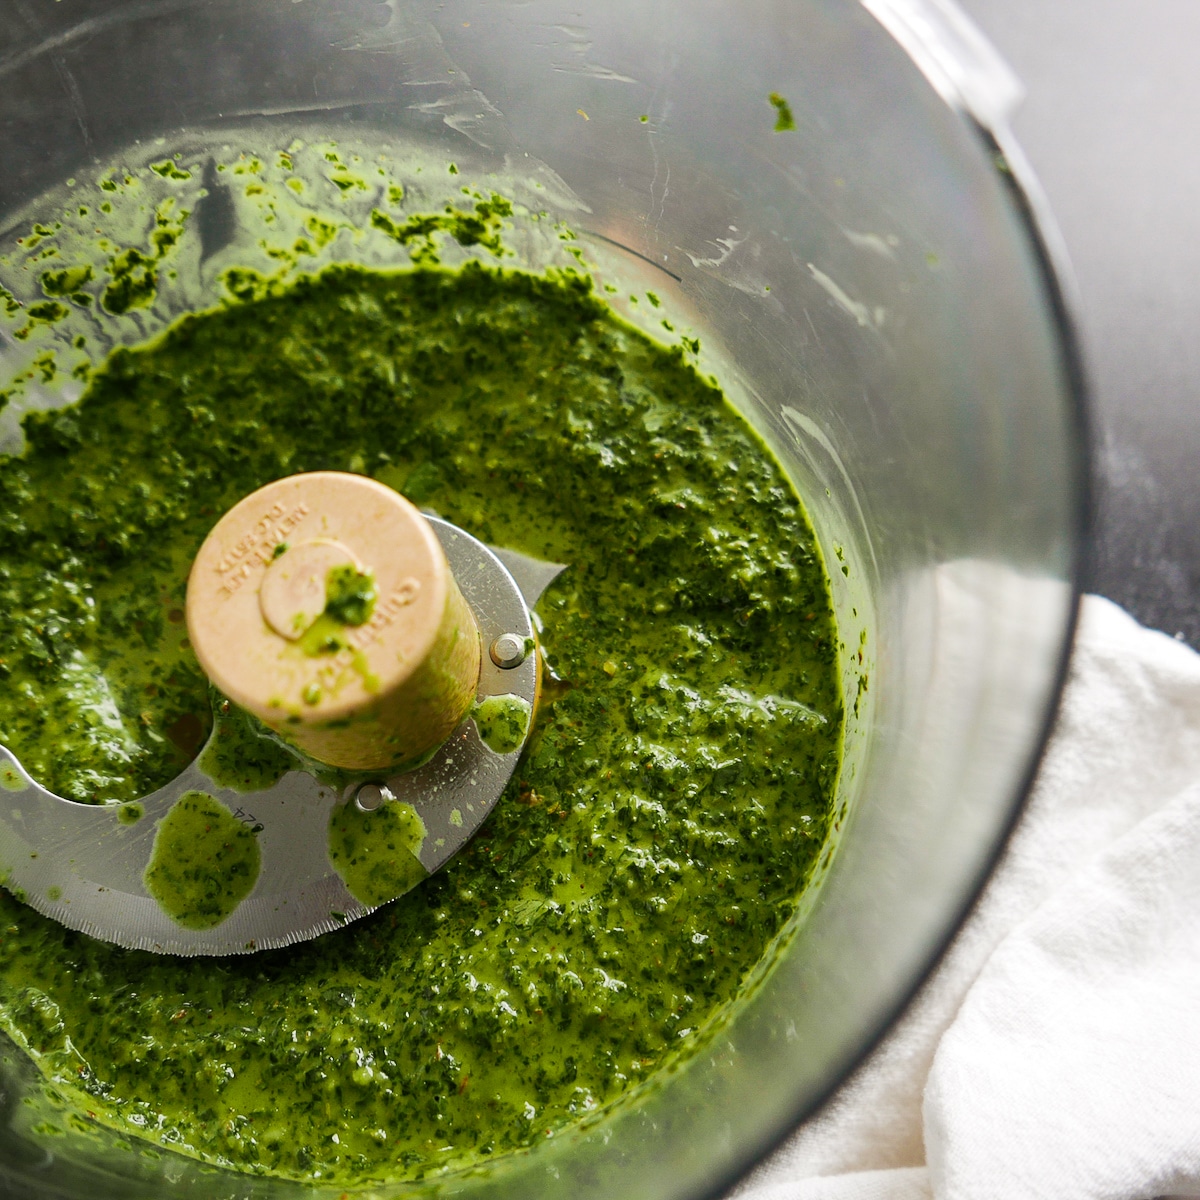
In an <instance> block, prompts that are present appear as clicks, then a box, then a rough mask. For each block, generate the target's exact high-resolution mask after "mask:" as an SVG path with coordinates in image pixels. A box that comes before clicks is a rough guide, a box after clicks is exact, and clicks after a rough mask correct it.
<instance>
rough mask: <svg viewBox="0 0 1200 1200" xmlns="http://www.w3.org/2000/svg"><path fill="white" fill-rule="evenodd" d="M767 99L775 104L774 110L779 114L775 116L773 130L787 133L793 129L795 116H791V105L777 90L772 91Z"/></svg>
mask: <svg viewBox="0 0 1200 1200" xmlns="http://www.w3.org/2000/svg"><path fill="white" fill-rule="evenodd" d="M767 99H768V100H770V102H771V103H772V104H773V105H774V106H775V110H776V112H777V113H778V114H779V115H778V116H777V117H776V118H775V132H776V133H788V132H789V131H790V130H793V129H795V128H796V118H795V117H794V116H792V106H791V105H790V104H789V103H788V102H787V101H786V100H785V99H784V98H783V97H782V96H781V95H780V94H779V93H778V92H772V93H771V94H770V95H769V96H768V97H767Z"/></svg>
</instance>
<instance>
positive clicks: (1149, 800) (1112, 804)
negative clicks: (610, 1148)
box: [730, 596, 1200, 1200]
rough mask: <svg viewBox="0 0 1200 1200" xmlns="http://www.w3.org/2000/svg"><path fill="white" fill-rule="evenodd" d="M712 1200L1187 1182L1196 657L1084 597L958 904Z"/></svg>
mask: <svg viewBox="0 0 1200 1200" xmlns="http://www.w3.org/2000/svg"><path fill="white" fill-rule="evenodd" d="M730 1195H731V1200H732V1197H735V1196H736V1197H737V1200H931V1198H932V1200H1152V1198H1154V1197H1159V1196H1165V1195H1170V1196H1200V655H1197V654H1196V653H1194V652H1193V651H1192V650H1190V649H1189V648H1188V647H1186V646H1184V645H1182V644H1181V643H1179V642H1177V641H1174V640H1173V639H1171V638H1169V637H1167V636H1165V635H1164V634H1161V633H1155V632H1153V631H1151V630H1147V629H1143V628H1142V627H1141V626H1139V625H1138V624H1137V623H1136V622H1135V621H1134V620H1133V619H1132V618H1130V617H1129V616H1127V615H1126V614H1125V613H1123V612H1122V611H1121V610H1120V609H1119V608H1117V607H1116V606H1115V605H1113V604H1111V603H1109V602H1108V601H1107V600H1103V599H1100V598H1099V597H1095V596H1089V597H1087V598H1086V599H1085V601H1084V603H1083V609H1082V613H1081V621H1080V629H1079V635H1078V638H1077V642H1076V650H1075V657H1074V661H1073V664H1072V669H1071V678H1070V682H1069V683H1068V685H1067V688H1066V692H1065V694H1064V697H1063V704H1062V708H1061V711H1060V713H1059V718H1058V723H1057V726H1056V729H1055V733H1054V736H1053V739H1052V740H1051V743H1050V747H1049V749H1048V751H1047V754H1046V757H1045V760H1044V762H1043V764H1042V768H1041V771H1040V773H1039V777H1038V782H1037V785H1036V787H1035V789H1034V792H1033V795H1032V797H1031V799H1030V802H1029V806H1028V809H1027V811H1026V813H1025V815H1024V817H1023V818H1022V820H1021V822H1020V824H1019V826H1018V828H1017V830H1016V833H1015V834H1014V835H1013V838H1012V840H1011V842H1010V844H1009V846H1008V849H1007V850H1006V852H1005V855H1004V857H1003V859H1002V860H1001V863H1000V865H999V867H998V869H997V871H996V873H995V875H994V876H993V877H992V879H991V881H990V882H989V884H988V886H987V889H986V890H985V892H984V894H983V896H982V898H981V899H980V902H979V904H978V905H977V906H976V908H975V910H974V911H973V913H972V914H971V916H970V918H969V919H968V921H967V923H966V924H965V925H964V927H963V929H962V930H961V932H960V933H959V935H958V937H957V939H956V940H955V942H954V944H953V945H952V947H951V948H950V950H949V952H948V953H947V955H946V957H945V958H944V960H943V961H942V963H941V965H940V966H939V968H938V970H937V971H936V972H935V973H934V975H933V977H932V978H931V979H930V980H929V982H928V983H927V984H926V985H925V987H924V989H923V990H922V992H921V993H920V995H919V996H918V998H917V1000H916V1001H915V1002H914V1004H913V1005H912V1007H911V1008H910V1009H909V1011H908V1013H907V1014H906V1015H905V1016H904V1018H903V1019H902V1020H901V1021H900V1023H899V1024H898V1025H897V1027H896V1028H895V1029H894V1030H893V1031H892V1032H891V1034H890V1035H889V1036H888V1038H887V1039H886V1040H885V1041H884V1043H883V1044H882V1045H881V1046H880V1047H879V1048H878V1049H877V1050H876V1051H875V1053H874V1054H873V1055H872V1056H871V1057H870V1058H869V1059H868V1060H867V1061H866V1063H864V1064H863V1066H862V1067H861V1068H860V1069H859V1070H858V1071H857V1072H856V1074H855V1075H854V1076H853V1077H852V1078H851V1079H850V1080H849V1081H848V1082H847V1083H846V1084H845V1085H844V1086H843V1087H842V1088H841V1089H840V1091H839V1092H838V1094H837V1095H836V1096H835V1097H834V1098H833V1100H832V1101H830V1103H829V1104H828V1105H827V1106H826V1107H825V1109H824V1110H823V1111H822V1112H820V1113H819V1114H818V1115H817V1116H816V1117H815V1118H813V1119H812V1120H811V1121H809V1122H808V1123H807V1124H806V1125H804V1126H803V1127H802V1128H801V1129H799V1130H798V1131H797V1132H796V1133H795V1134H794V1135H793V1136H792V1137H791V1138H790V1139H789V1140H788V1141H787V1142H786V1143H785V1144H784V1145H783V1146H782V1147H781V1148H780V1149H779V1150H778V1151H776V1153H775V1154H774V1155H772V1156H771V1157H770V1158H769V1159H768V1160H766V1162H764V1163H763V1164H761V1165H760V1166H759V1167H758V1168H757V1169H756V1170H755V1172H754V1173H753V1174H752V1175H751V1176H750V1177H749V1178H748V1179H746V1180H744V1181H743V1182H742V1183H741V1184H740V1185H739V1186H738V1187H737V1188H736V1189H735V1190H734V1192H732V1193H731V1194H730Z"/></svg>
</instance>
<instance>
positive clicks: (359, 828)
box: [329, 800, 429, 907]
mask: <svg viewBox="0 0 1200 1200" xmlns="http://www.w3.org/2000/svg"><path fill="white" fill-rule="evenodd" d="M424 841H425V825H424V822H422V820H421V818H420V817H419V816H418V815H417V810H416V809H415V808H413V806H412V805H411V804H404V803H402V802H401V801H399V800H388V801H386V802H385V803H383V804H381V805H380V806H379V807H378V808H376V809H372V810H371V811H370V812H363V811H362V809H360V808H359V807H358V806H357V805H356V804H354V803H353V802H350V803H348V804H342V805H339V806H338V807H337V808H335V809H334V810H333V812H332V814H331V815H330V818H329V861H330V862H331V863H332V864H333V867H334V870H336V871H337V873H338V874H339V875H340V876H341V877H342V882H343V883H345V885H346V889H347V890H348V891H349V892H350V894H351V895H352V896H353V897H354V898H355V899H356V900H358V901H360V902H361V903H363V904H366V905H368V906H370V907H373V906H374V905H376V904H386V903H387V901H389V900H392V899H395V897H397V896H402V895H404V893H405V892H407V891H409V890H410V889H411V888H414V887H416V886H417V884H418V883H420V882H421V880H423V879H425V878H426V877H427V876H428V874H429V872H428V871H426V870H425V868H424V867H423V866H422V865H421V861H420V859H419V858H417V855H418V854H419V853H420V852H421V846H422V844H423V843H424Z"/></svg>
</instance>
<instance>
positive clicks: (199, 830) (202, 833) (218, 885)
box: [144, 792, 261, 929]
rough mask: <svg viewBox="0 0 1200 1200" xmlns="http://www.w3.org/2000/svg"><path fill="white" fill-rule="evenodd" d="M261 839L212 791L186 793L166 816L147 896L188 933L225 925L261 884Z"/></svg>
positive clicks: (147, 876)
mask: <svg viewBox="0 0 1200 1200" xmlns="http://www.w3.org/2000/svg"><path fill="white" fill-rule="evenodd" d="M260 866H261V857H260V853H259V849H258V839H257V838H256V837H255V836H254V832H253V831H252V830H251V829H250V828H249V827H248V826H246V825H243V824H242V822H241V821H239V820H238V819H237V818H236V817H234V815H233V814H232V813H231V812H230V811H229V809H227V808H226V807H225V806H224V805H223V804H222V803H221V802H220V801H219V800H217V799H215V798H214V797H213V796H210V795H208V793H207V792H185V793H184V794H183V795H182V796H181V797H180V798H179V799H178V800H177V801H176V802H175V804H174V806H173V807H172V808H171V811H170V812H169V813H167V815H166V816H165V817H163V819H162V821H161V822H160V823H159V826H158V832H157V833H156V834H155V836H154V853H153V855H152V856H151V858H150V865H149V866H148V867H147V868H146V874H145V878H144V882H145V884H146V891H148V892H149V893H150V895H151V896H153V897H154V899H155V900H157V901H158V903H159V905H160V906H161V907H162V909H163V911H164V912H165V913H166V914H167V915H168V916H169V917H170V918H171V919H172V920H173V921H176V922H178V923H179V924H180V925H182V926H183V927H184V928H185V929H212V928H213V927H214V926H216V925H220V924H221V922H222V921H224V920H226V919H227V918H228V917H229V916H230V914H231V913H232V912H233V911H234V909H236V908H237V906H238V905H239V904H241V902H242V901H243V900H245V898H246V897H247V896H248V895H249V894H250V892H251V891H252V890H253V888H254V885H255V883H256V882H257V880H258V872H259V868H260Z"/></svg>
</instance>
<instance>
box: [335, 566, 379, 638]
mask: <svg viewBox="0 0 1200 1200" xmlns="http://www.w3.org/2000/svg"><path fill="white" fill-rule="evenodd" d="M374 611H375V576H374V575H372V574H371V572H370V571H367V572H362V571H358V570H356V569H355V568H354V567H352V566H350V565H349V564H346V565H345V566H341V567H331V568H330V570H329V574H328V575H327V576H326V579H325V616H327V617H331V618H332V619H333V620H335V621H337V622H338V624H339V625H365V624H366V623H367V622H368V621H369V620H370V619H371V614H372V613H373V612H374Z"/></svg>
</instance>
